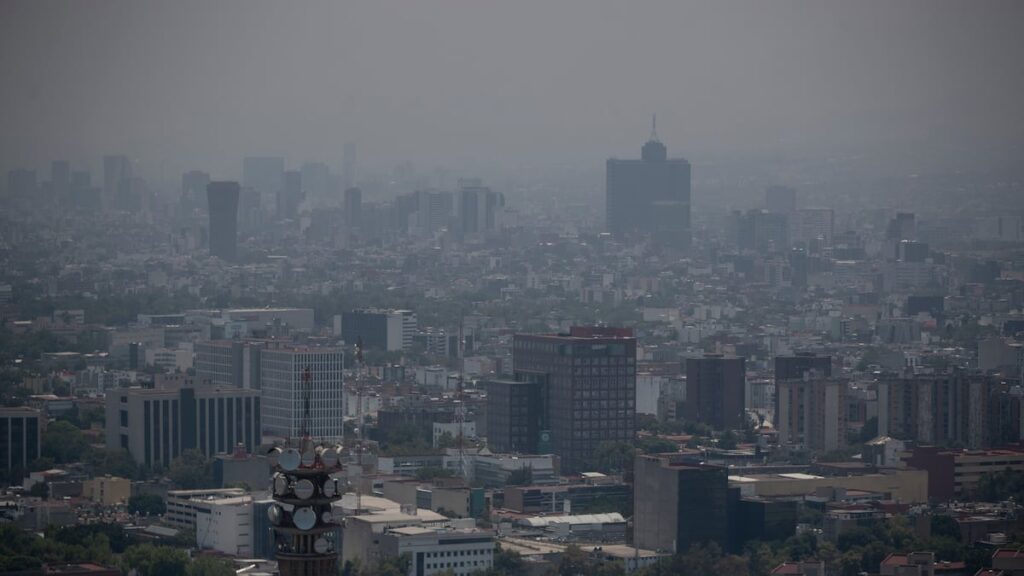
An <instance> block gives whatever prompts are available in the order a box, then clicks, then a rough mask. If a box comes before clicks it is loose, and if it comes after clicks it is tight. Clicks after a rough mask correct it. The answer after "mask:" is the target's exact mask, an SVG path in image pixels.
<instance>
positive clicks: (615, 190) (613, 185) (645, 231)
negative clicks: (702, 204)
mask: <svg viewBox="0 0 1024 576" xmlns="http://www.w3.org/2000/svg"><path fill="white" fill-rule="evenodd" d="M606 178H607V179H606V186H607V195H608V196H607V204H606V206H605V210H606V212H605V213H606V215H607V224H608V231H609V232H611V233H612V234H615V235H617V236H629V235H651V236H653V237H654V238H655V240H657V241H658V242H659V243H660V244H662V245H664V246H671V247H676V248H684V249H685V248H688V247H689V245H690V235H691V232H690V163H689V162H687V161H686V160H684V159H682V158H673V159H671V160H670V159H669V158H668V149H667V148H665V145H664V144H662V143H661V142H660V141H659V140H658V135H657V134H656V133H655V131H654V130H653V128H652V130H651V139H650V140H648V141H647V143H646V144H644V146H643V149H642V150H641V154H640V159H639V160H617V159H615V158H611V159H609V160H608V163H607V173H606Z"/></svg>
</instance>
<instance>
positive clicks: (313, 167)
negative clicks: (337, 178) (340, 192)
mask: <svg viewBox="0 0 1024 576" xmlns="http://www.w3.org/2000/svg"><path fill="white" fill-rule="evenodd" d="M300 177H301V178H302V190H303V192H304V193H305V194H304V195H305V197H306V198H309V199H310V201H312V202H314V203H315V204H316V205H318V206H322V205H325V204H326V205H331V206H337V205H338V199H337V197H336V194H337V193H336V191H335V187H334V182H333V181H332V177H331V170H330V168H328V167H327V164H324V163H323V162H308V163H306V164H303V165H302V174H301V176H300ZM332 196H334V197H333V198H332Z"/></svg>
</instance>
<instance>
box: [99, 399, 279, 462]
mask: <svg viewBox="0 0 1024 576" xmlns="http://www.w3.org/2000/svg"><path fill="white" fill-rule="evenodd" d="M106 422H107V424H106V436H107V446H108V447H110V448H124V449H126V450H128V452H130V453H131V455H132V457H133V458H134V459H135V461H136V462H138V463H140V464H143V465H145V466H147V467H150V466H155V467H160V468H167V467H168V466H170V465H171V462H173V461H174V459H175V458H177V457H178V456H180V455H181V453H182V452H184V451H185V450H193V449H195V450H199V451H200V452H202V453H203V454H205V455H206V456H213V455H215V454H224V453H230V452H233V451H234V450H235V449H236V447H237V446H238V445H243V446H244V447H245V450H246V451H247V452H250V453H251V452H252V451H253V450H254V449H255V448H256V447H257V446H259V444H260V393H259V391H258V390H243V389H241V388H234V387H229V388H214V387H207V386H196V387H193V386H192V385H191V384H190V385H188V386H185V387H181V388H123V389H119V390H115V391H108V393H107V404H106Z"/></svg>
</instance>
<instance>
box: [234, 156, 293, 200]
mask: <svg viewBox="0 0 1024 576" xmlns="http://www.w3.org/2000/svg"><path fill="white" fill-rule="evenodd" d="M242 186H244V187H246V188H252V189H253V190H255V191H256V192H257V193H259V195H260V205H262V206H265V207H266V208H267V210H268V211H270V210H273V209H274V208H275V207H276V206H277V195H278V194H280V193H281V190H282V189H283V188H284V158H281V157H280V156H247V157H246V158H243V159H242Z"/></svg>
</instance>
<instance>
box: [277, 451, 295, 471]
mask: <svg viewBox="0 0 1024 576" xmlns="http://www.w3.org/2000/svg"><path fill="white" fill-rule="evenodd" d="M299 462H300V458H299V451H298V450H296V449H295V448H289V449H287V450H285V451H284V452H282V453H281V455H280V456H278V458H277V465H278V466H280V467H281V469H282V470H284V471H286V472H291V471H292V470H295V469H297V468H298V467H299Z"/></svg>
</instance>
